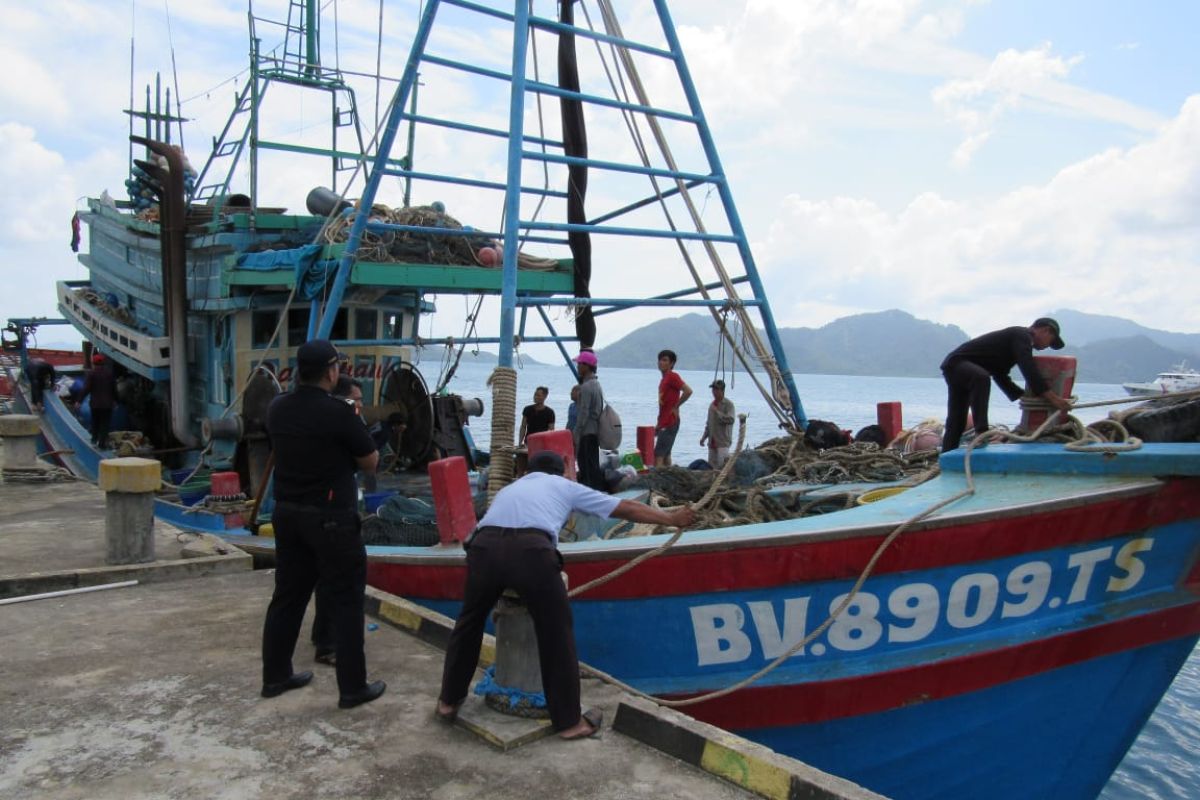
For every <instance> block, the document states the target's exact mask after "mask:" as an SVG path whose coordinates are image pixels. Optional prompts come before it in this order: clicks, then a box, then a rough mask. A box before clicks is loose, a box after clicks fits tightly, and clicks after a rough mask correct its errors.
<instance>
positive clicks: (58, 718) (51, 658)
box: [0, 484, 876, 800]
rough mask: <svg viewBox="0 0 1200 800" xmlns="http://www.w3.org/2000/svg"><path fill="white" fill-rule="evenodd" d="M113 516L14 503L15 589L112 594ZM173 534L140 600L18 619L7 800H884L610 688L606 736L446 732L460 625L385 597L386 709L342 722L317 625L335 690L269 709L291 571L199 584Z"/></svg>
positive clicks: (88, 508) (8, 573)
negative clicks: (63, 580)
mask: <svg viewBox="0 0 1200 800" xmlns="http://www.w3.org/2000/svg"><path fill="white" fill-rule="evenodd" d="M102 502H103V501H102V496H101V495H100V494H99V493H98V492H97V490H95V489H93V488H92V487H89V486H86V485H79V484H67V485H62V484H57V485H45V486H33V487H30V486H18V485H13V484H8V485H2V486H0V585H5V586H8V587H9V590H10V594H11V593H13V592H15V590H16V588H17V587H20V586H34V585H35V584H36V581H31V580H30V578H29V576H30V575H33V574H38V575H46V574H77V575H78V574H85V575H86V576H87V577H86V578H85V580H86V581H90V582H92V583H96V582H99V583H111V582H112V581H110V580H107V577H111V576H107V575H106V573H105V572H104V570H106V569H107V570H121V569H123V568H119V567H104V566H102V564H103V554H104V542H103V514H102V512H101V510H100V508H101V505H100V504H102ZM156 525H158V523H156ZM158 535H159V536H160V537H164V539H166V540H167V541H163V542H161V543H160V547H161V549H159V550H158V554H159V558H160V559H161V563H160V562H155V564H154V565H139V566H142V567H144V572H143V574H142V576H141V578H142V582H140V583H139V584H138V585H136V586H131V587H127V588H118V589H111V590H106V591H97V592H92V593H88V594H77V595H68V596H60V597H51V598H47V599H41V600H30V601H26V602H17V603H12V604H7V605H0V633H2V635H3V645H4V646H3V655H2V656H0V665H2V667H0V797H3V798H6V799H15V798H56V799H57V798H64V799H68V800H69V799H71V798H97V799H98V800H107V799H109V798H111V800H135V799H137V798H231V799H232V798H248V799H250V798H268V797H270V798H292V797H295V798H300V797H304V798H324V797H328V798H359V797H362V798H438V800H454V798H474V797H480V796H487V797H488V798H492V799H494V800H505V799H506V798H512V800H529V798H531V797H536V796H545V797H555V798H648V799H649V798H653V799H654V800H661V798H664V797H680V798H714V799H715V800H720V799H721V798H745V797H779V798H792V797H797V798H798V797H805V798H847V800H860V799H861V800H866V799H867V798H873V797H876V795H873V794H871V793H869V792H866V791H864V790H862V789H860V788H858V787H856V786H854V785H853V784H850V783H848V782H846V781H842V780H840V779H838V778H835V777H832V776H828V775H825V774H823V773H820V772H818V771H816V770H813V769H811V768H809V767H807V766H805V765H803V764H801V763H799V762H797V761H794V760H792V759H787V758H783V757H781V756H778V755H776V754H773V753H771V752H770V751H767V750H765V749H764V748H761V747H758V746H756V745H753V744H750V743H748V742H745V741H744V740H741V739H739V738H738V737H735V736H732V735H730V734H728V733H725V732H723V731H719V730H717V729H714V728H711V727H710V726H706V725H702V724H700V723H697V722H695V721H694V720H691V719H690V718H688V717H686V716H685V715H683V714H679V713H677V712H672V711H667V710H664V709H661V708H659V707H658V706H655V705H653V704H651V703H646V702H644V701H636V700H633V699H631V698H628V697H626V696H625V695H623V694H622V693H621V692H619V691H618V690H617V689H615V688H613V687H611V686H608V685H606V684H603V683H600V682H599V681H596V680H593V679H585V680H584V682H583V693H584V698H583V699H584V705H585V706H600V707H602V708H603V709H604V710H605V723H604V730H603V733H602V735H601V736H600V737H597V738H593V739H587V740H583V741H577V742H563V741H561V740H559V739H557V738H556V737H554V736H552V735H550V736H542V737H540V738H539V737H532V741H530V742H529V743H526V744H522V745H520V746H519V747H513V748H512V749H509V750H503V749H500V748H499V747H496V746H493V745H494V743H492V744H489V743H488V741H487V740H486V739H485V738H481V737H480V736H478V735H476V733H473V732H471V731H470V730H468V729H467V727H465V726H464V725H463V724H462V721H461V720H460V724H459V725H458V726H455V727H449V726H446V725H444V724H441V723H439V722H437V721H436V720H435V719H434V718H433V708H434V703H435V698H436V693H437V690H438V685H439V681H440V675H441V666H442V655H443V654H442V652H441V650H439V649H438V648H437V647H436V642H437V641H438V639H439V637H441V636H443V635H444V625H445V621H444V619H441V620H440V619H438V618H437V617H436V615H428V614H425V613H422V612H420V610H414V609H413V608H411V607H409V606H408V605H407V604H406V603H405V602H404V601H403V600H401V599H400V598H395V597H392V596H390V595H385V594H382V593H378V592H374V591H372V594H371V597H370V598H369V602H368V606H369V609H370V610H371V611H372V612H373V613H374V614H375V615H376V616H375V617H368V623H369V624H368V626H367V627H368V631H367V634H366V648H367V664H368V673H369V676H370V677H371V678H372V679H379V678H381V679H383V680H386V681H387V682H388V690H387V693H386V694H385V695H384V696H383V697H382V698H380V699H379V700H377V701H376V702H374V703H370V704H368V705H365V706H361V707H359V708H355V709H351V710H339V709H338V708H337V688H336V685H335V682H334V676H333V670H332V669H331V668H329V667H324V666H321V665H316V664H313V663H312V661H311V659H312V648H311V646H310V645H309V644H308V643H307V641H306V638H305V637H306V635H307V632H308V623H309V621H308V620H306V624H305V628H304V629H303V630H304V635H303V636H302V637H301V642H300V643H299V645H298V646H297V650H296V660H295V668H296V669H297V670H304V669H312V670H313V671H314V672H315V673H316V677H315V679H314V680H313V682H312V684H311V685H309V686H308V687H305V688H303V689H299V690H296V691H292V692H288V693H287V694H285V695H282V696H281V697H277V698H273V699H269V700H264V699H262V698H260V697H259V689H260V688H261V675H260V660H259V647H260V636H261V628H262V620H263V614H264V611H265V609H266V605H267V601H268V599H269V598H270V594H271V590H272V587H273V573H272V572H271V571H258V572H254V571H250V570H249V569H248V568H246V567H245V565H246V563H247V561H246V559H245V557H244V556H241V557H239V556H238V555H236V554H227V555H229V557H230V560H224V561H215V562H210V563H211V564H214V565H219V567H218V566H213V567H206V568H203V569H193V570H181V569H179V568H178V567H176V566H175V563H174V558H173V556H174V554H173V553H171V552H169V550H168V544H169V542H174V543H175V545H180V542H179V539H180V538H183V539H186V538H187V537H178V536H177V535H176V534H175V532H172V531H170V530H167V529H166V528H165V527H164V528H162V529H161V530H159V531H158ZM166 556H172V557H171V558H167V557H166ZM206 558H225V556H223V555H219V554H218V555H217V556H206ZM198 560H200V559H186V560H184V561H193V562H194V561H198ZM31 567H36V569H30V568H31ZM21 570H25V571H24V572H21ZM225 570H230V571H225ZM160 573H161V574H160ZM114 574H115V573H114ZM22 580H23V581H24V583H21V581H22ZM43 588H44V587H43ZM43 588H38V589H37V591H42V590H43ZM492 713H494V712H492ZM614 726H615V727H614ZM652 745H653V746H652Z"/></svg>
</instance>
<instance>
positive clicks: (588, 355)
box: [575, 350, 600, 369]
mask: <svg viewBox="0 0 1200 800" xmlns="http://www.w3.org/2000/svg"><path fill="white" fill-rule="evenodd" d="M575 363H576V364H587V365H588V366H589V367H592V368H593V369H594V368H595V367H597V366H599V364H600V362H599V361H597V360H596V354H595V353H593V352H592V351H591V350H584V351H583V352H582V353H580V354H579V355H577V356H575Z"/></svg>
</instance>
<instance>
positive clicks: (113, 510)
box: [99, 458, 162, 564]
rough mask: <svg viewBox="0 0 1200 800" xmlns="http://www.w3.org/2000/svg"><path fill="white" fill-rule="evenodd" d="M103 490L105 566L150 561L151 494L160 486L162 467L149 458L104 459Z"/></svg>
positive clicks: (152, 554)
mask: <svg viewBox="0 0 1200 800" xmlns="http://www.w3.org/2000/svg"><path fill="white" fill-rule="evenodd" d="M99 483H100V488H101V489H103V490H104V538H105V541H106V543H107V545H108V553H107V555H106V556H105V561H106V562H107V563H109V564H144V563H146V562H148V561H153V560H154V493H155V492H156V491H158V488H159V486H161V485H162V465H161V464H159V463H158V462H157V461H155V460H153V459H149V458H108V459H105V460H104V461H101V462H100V481H99Z"/></svg>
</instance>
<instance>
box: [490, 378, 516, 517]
mask: <svg viewBox="0 0 1200 800" xmlns="http://www.w3.org/2000/svg"><path fill="white" fill-rule="evenodd" d="M487 385H488V386H490V387H491V389H492V439H491V443H492V444H491V460H490V461H489V462H488V502H489V503H490V502H491V501H492V498H494V497H495V496H496V493H497V492H499V491H500V490H501V489H503V488H504V487H505V486H508V484H510V483H512V478H513V463H512V462H513V460H512V455H513V420H514V419H515V417H516V413H517V371H516V370H515V369H513V368H512V367H496V368H495V369H494V370H492V374H491V375H490V376H488V379H487Z"/></svg>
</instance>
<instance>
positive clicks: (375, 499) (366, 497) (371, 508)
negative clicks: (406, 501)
mask: <svg viewBox="0 0 1200 800" xmlns="http://www.w3.org/2000/svg"><path fill="white" fill-rule="evenodd" d="M396 494H398V492H396V491H395V490H392V491H387V492H366V493H365V494H363V510H365V511H366V512H367V513H368V514H374V513H375V512H376V511H378V510H379V507H380V506H381V505H383V504H384V502H386V501H387V499H388V498H389V497H395V496H396Z"/></svg>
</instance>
